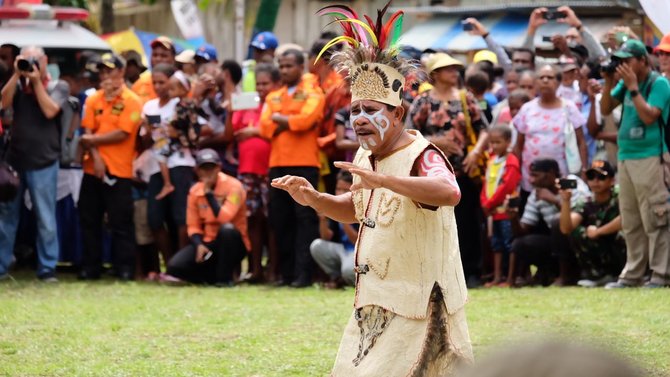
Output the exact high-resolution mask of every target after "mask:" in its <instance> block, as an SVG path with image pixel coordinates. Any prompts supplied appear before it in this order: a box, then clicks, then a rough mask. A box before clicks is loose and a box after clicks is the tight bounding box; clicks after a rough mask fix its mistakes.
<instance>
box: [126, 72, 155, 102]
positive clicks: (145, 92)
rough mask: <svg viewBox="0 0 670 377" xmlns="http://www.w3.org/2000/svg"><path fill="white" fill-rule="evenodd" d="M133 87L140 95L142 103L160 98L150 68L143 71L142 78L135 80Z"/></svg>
mask: <svg viewBox="0 0 670 377" xmlns="http://www.w3.org/2000/svg"><path fill="white" fill-rule="evenodd" d="M131 89H132V90H133V92H135V94H137V95H138V96H139V97H140V100H142V104H145V103H147V102H148V101H149V100H152V99H154V98H158V95H157V94H156V92H155V91H154V81H153V79H152V77H151V71H149V70H148V69H147V70H146V71H144V72H142V74H141V75H140V78H139V79H137V81H135V83H134V84H133V86H132V88H131Z"/></svg>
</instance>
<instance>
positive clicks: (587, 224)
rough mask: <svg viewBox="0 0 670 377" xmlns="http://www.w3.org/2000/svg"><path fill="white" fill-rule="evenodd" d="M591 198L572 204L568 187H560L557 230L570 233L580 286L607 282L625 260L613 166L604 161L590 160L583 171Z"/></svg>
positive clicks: (566, 233) (599, 284) (598, 284)
mask: <svg viewBox="0 0 670 377" xmlns="http://www.w3.org/2000/svg"><path fill="white" fill-rule="evenodd" d="M586 180H587V181H586V182H587V184H588V185H589V189H590V190H591V192H592V193H593V198H587V199H581V200H579V201H578V202H577V205H576V206H575V207H574V208H573V206H572V203H571V199H572V190H570V189H565V190H560V195H561V218H560V228H561V232H562V233H563V234H565V235H569V236H570V241H571V244H572V246H573V248H574V250H575V251H576V254H577V261H578V262H579V267H580V269H581V274H582V277H583V279H582V280H579V281H578V282H577V285H579V286H582V287H587V288H591V287H597V286H603V285H605V283H608V282H611V281H612V280H613V279H614V276H616V275H617V274H618V273H619V272H620V271H621V268H623V265H624V263H625V261H626V251H625V244H624V242H623V239H622V237H621V236H620V235H619V231H620V230H621V216H620V215H619V188H618V187H617V186H615V185H614V168H613V167H612V165H610V163H609V162H607V161H602V160H598V161H594V162H593V164H592V165H591V168H590V169H589V170H587V171H586Z"/></svg>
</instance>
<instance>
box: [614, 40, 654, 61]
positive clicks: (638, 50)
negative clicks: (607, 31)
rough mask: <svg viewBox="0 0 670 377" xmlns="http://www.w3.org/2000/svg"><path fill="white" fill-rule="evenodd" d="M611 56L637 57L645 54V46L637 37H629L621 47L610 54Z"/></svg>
mask: <svg viewBox="0 0 670 377" xmlns="http://www.w3.org/2000/svg"><path fill="white" fill-rule="evenodd" d="M612 56H614V57H617V58H619V59H628V58H639V57H642V56H647V47H646V46H645V45H644V43H642V42H641V41H638V40H637V39H629V40H627V41H626V42H624V43H623V44H622V45H621V47H620V48H619V49H618V50H617V51H616V52H615V53H613V54H612Z"/></svg>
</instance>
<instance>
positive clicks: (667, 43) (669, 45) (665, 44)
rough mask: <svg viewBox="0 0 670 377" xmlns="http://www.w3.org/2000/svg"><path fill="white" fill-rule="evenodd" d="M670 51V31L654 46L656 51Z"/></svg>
mask: <svg viewBox="0 0 670 377" xmlns="http://www.w3.org/2000/svg"><path fill="white" fill-rule="evenodd" d="M659 51H664V52H670V33H668V34H666V35H664V36H663V38H661V43H659V44H658V46H656V47H655V48H654V52H659Z"/></svg>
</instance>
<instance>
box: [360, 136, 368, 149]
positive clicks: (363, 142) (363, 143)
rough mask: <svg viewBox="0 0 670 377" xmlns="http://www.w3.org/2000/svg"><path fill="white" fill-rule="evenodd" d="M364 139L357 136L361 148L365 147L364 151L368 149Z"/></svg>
mask: <svg viewBox="0 0 670 377" xmlns="http://www.w3.org/2000/svg"><path fill="white" fill-rule="evenodd" d="M365 140H366V139H362V138H360V137H359V138H358V142H359V143H360V144H361V148H363V149H365V150H366V151H369V150H370V146H369V145H368V143H367V141H365Z"/></svg>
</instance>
